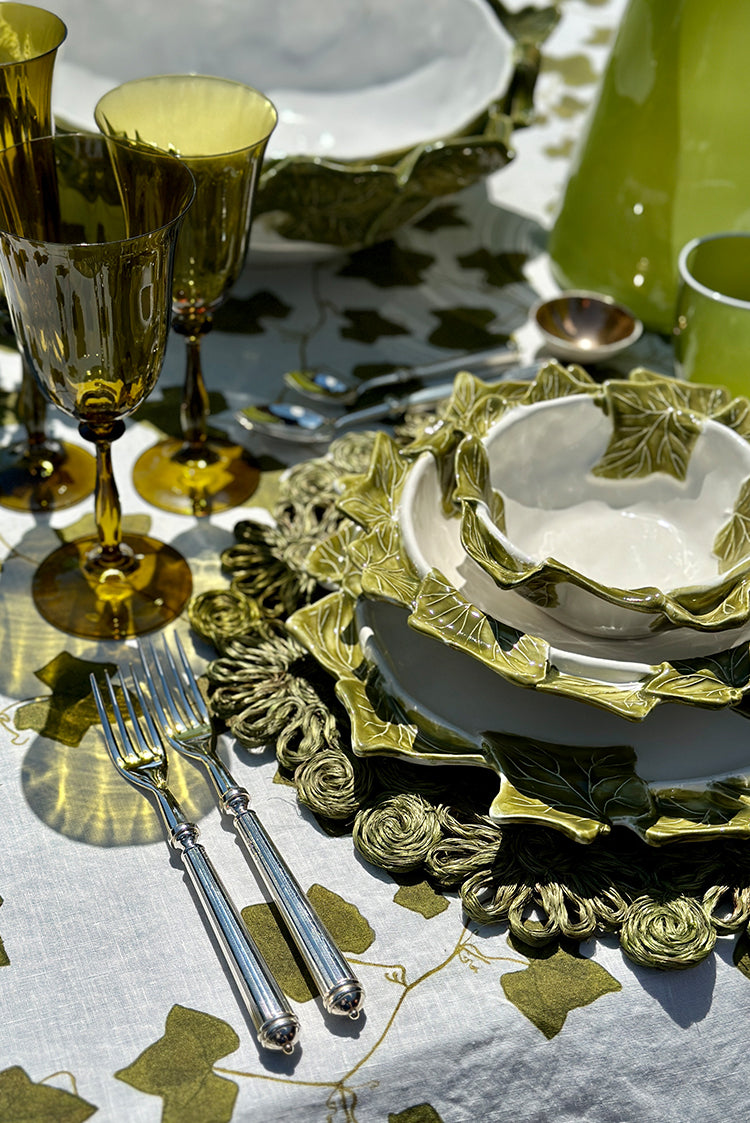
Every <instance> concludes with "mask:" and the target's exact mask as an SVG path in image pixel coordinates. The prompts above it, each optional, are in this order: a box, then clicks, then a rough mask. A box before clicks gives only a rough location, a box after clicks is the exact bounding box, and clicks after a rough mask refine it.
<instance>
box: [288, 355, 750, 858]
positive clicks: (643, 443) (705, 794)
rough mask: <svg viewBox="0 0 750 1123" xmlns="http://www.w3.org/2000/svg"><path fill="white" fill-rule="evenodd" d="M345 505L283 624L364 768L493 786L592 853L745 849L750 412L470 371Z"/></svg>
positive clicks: (675, 386) (657, 389)
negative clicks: (707, 843)
mask: <svg viewBox="0 0 750 1123" xmlns="http://www.w3.org/2000/svg"><path fill="white" fill-rule="evenodd" d="M339 505H340V507H341V509H342V510H343V511H344V512H345V514H346V516H347V518H346V520H345V522H344V523H343V524H342V526H341V528H340V530H339V531H338V533H337V534H336V535H335V536H334V537H333V538H331V539H329V540H328V541H326V542H324V543H323V544H322V545H320V546H319V547H317V548H316V550H315V551H314V552H313V554H312V556H311V557H310V559H309V562H308V567H309V569H310V571H311V572H312V573H313V574H314V575H315V576H316V577H318V578H319V579H320V580H321V581H322V582H324V583H327V584H328V585H329V586H331V587H332V588H333V589H334V591H333V592H332V593H330V595H329V596H327V597H325V598H323V599H322V600H320V601H318V602H316V603H315V604H313V605H311V606H309V607H307V608H304V609H301V610H300V611H298V612H297V613H295V614H294V616H292V617H291V619H290V621H289V626H290V628H291V630H292V631H293V632H294V634H296V635H297V637H298V638H299V639H301V640H302V642H304V643H305V644H306V645H307V646H308V647H309V648H310V650H311V651H312V652H313V653H314V654H315V656H316V657H317V659H318V660H319V661H320V662H321V663H322V664H323V665H324V666H325V667H327V669H328V670H329V671H330V672H331V673H332V674H334V675H335V676H336V679H337V692H338V694H339V696H340V698H341V699H342V701H343V703H344V705H345V706H346V708H347V710H348V712H349V715H350V718H351V723H352V743H353V747H354V751H355V752H356V753H359V754H362V755H374V756H378V755H383V754H385V755H398V756H401V757H406V758H409V759H412V760H416V761H419V762H422V763H425V764H437V763H444V764H447V763H451V764H464V765H465V764H472V765H478V766H483V767H486V768H489V769H491V770H493V771H494V772H495V773H496V774H497V775H499V777H500V783H499V789H498V786H497V784H496V783H493V782H488V800H487V802H488V809H489V812H490V814H491V815H493V816H495V817H497V818H498V819H500V820H503V821H513V822H521V821H529V820H530V821H536V822H541V823H544V824H546V825H548V826H554V827H557V828H559V829H561V830H563V831H564V832H565V833H567V834H568V835H570V836H572V837H574V838H577V839H579V840H581V841H590V840H591V839H593V838H595V837H596V836H597V835H599V834H601V833H602V832H606V831H608V830H610V829H611V828H612V827H613V826H615V825H625V826H628V827H630V828H632V829H634V830H635V831H637V832H638V833H639V834H640V835H641V836H642V837H643V838H645V839H646V840H647V841H648V842H651V843H656V844H659V843H662V842H666V841H669V840H671V839H674V838H686V837H715V836H717V835H727V834H729V835H733V834H734V835H740V836H746V835H748V834H750V739H749V738H748V736H747V734H748V731H750V727H748V726H747V724H746V718H745V716H744V715H745V712H746V711H747V712H748V713H750V704H749V703H750V403H748V402H747V401H745V400H743V399H734V400H732V399H730V397H729V395H728V394H727V393H726V392H725V391H723V390H721V389H716V388H714V387H710V388H709V387H703V386H696V385H691V384H687V383H683V382H679V381H677V380H673V379H668V378H664V377H661V376H657V375H654V374H651V373H650V372H648V371H645V370H637V371H634V372H633V374H632V375H631V376H630V378H629V379H627V380H618V381H611V382H607V383H605V384H603V385H600V384H597V383H594V382H593V381H592V380H591V379H590V378H589V377H588V376H587V375H586V374H585V372H584V371H583V370H582V369H580V368H577V367H569V368H567V369H563V368H562V367H561V366H559V365H558V364H556V363H549V364H547V365H546V366H544V367H543V368H542V369H541V371H540V372H539V374H538V375H537V377H536V378H535V379H534V380H533V381H531V382H528V381H519V382H514V381H507V382H503V383H499V384H497V385H488V384H487V383H484V382H480V381H478V380H476V379H474V378H473V377H472V376H471V375H469V374H460V375H459V376H458V377H457V379H456V381H455V384H454V389H453V394H452V396H451V398H450V400H449V401H448V402H447V403H446V405H445V407H444V408H443V409H442V412H441V415H440V417H439V419H438V420H437V421H436V422H435V423H434V424H430V425H428V426H427V427H426V428H425V429H424V431H423V432H422V433H421V434H420V435H419V436H418V437H417V438H415V439H414V440H413V441H412V442H411V444H409V445H408V446H407V447H405V448H404V447H401V446H399V445H398V444H397V443H396V442H395V441H394V440H392V439H391V438H390V437H389V436H388V435H386V434H384V433H381V434H378V436H377V439H376V442H375V447H374V452H373V456H372V461H371V464H370V468H369V471H368V472H367V473H366V474H363V475H361V476H357V477H350V478H348V479H346V480H344V483H343V492H342V495H341V499H340V504H339Z"/></svg>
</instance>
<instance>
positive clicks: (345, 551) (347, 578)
mask: <svg viewBox="0 0 750 1123" xmlns="http://www.w3.org/2000/svg"><path fill="white" fill-rule="evenodd" d="M360 534H362V529H361V527H359V526H358V525H357V524H356V523H354V522H351V521H350V520H349V519H345V520H344V521H343V522H342V523H341V526H340V527H339V528H338V530H336V531H335V532H334V533H333V534H330V535H328V537H327V538H324V539H323V541H322V542H320V543H319V544H318V545H317V546H315V547H314V548H313V549H312V550H311V551H310V553H309V554H308V555H307V557H306V558H305V569H306V570H307V572H308V573H309V574H311V576H313V577H315V578H316V579H317V580H318V581H320V582H321V583H322V584H323V585H331V584H335V585H338V587H339V588H340V589H342V590H344V591H345V592H347V593H350V594H351V595H352V596H354V597H356V596H359V594H360V592H361V590H362V575H361V571H360V568H359V566H357V565H355V564H354V560H353V558H352V557H351V555H350V552H349V550H350V547H351V544H352V542H353V541H354V539H355V538H357V537H359V535H360Z"/></svg>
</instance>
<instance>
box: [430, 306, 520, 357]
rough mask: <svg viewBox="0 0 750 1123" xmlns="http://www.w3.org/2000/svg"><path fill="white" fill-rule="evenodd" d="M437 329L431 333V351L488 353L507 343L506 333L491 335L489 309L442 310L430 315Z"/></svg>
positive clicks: (492, 314) (491, 319) (492, 332)
mask: <svg viewBox="0 0 750 1123" xmlns="http://www.w3.org/2000/svg"><path fill="white" fill-rule="evenodd" d="M434 315H435V317H436V318H437V320H438V322H439V326H438V327H436V328H435V330H434V331H433V332H431V334H430V336H429V341H430V343H432V345H433V346H434V347H451V348H454V349H457V350H459V351H485V350H486V351H488V350H489V349H490V348H491V347H500V346H501V345H502V344H504V343H507V342H508V340H509V339H510V336H509V335H508V334H507V332H499V331H498V332H494V331H492V328H491V326H490V325H491V324H492V323H493V321H494V320H495V318H496V315H497V313H496V312H495V310H494V309H493V308H474V307H470V308H460V307H459V308H443V309H440V310H438V311H436V312H435V313H434Z"/></svg>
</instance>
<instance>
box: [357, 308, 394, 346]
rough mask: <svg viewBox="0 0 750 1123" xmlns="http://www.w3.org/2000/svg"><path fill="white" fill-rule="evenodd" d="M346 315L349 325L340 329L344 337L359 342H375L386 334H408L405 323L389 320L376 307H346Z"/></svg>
mask: <svg viewBox="0 0 750 1123" xmlns="http://www.w3.org/2000/svg"><path fill="white" fill-rule="evenodd" d="M343 312H344V315H345V316H346V318H347V320H348V321H349V324H348V326H344V327H342V328H341V329H340V334H341V335H342V337H343V338H344V339H356V340H357V341H358V342H359V343H375V342H376V340H378V339H380V338H381V336H384V335H408V329H407V328H405V327H404V326H403V324H397V323H395V322H394V321H393V320H387V319H386V318H385V316H381V315H380V313H379V312H378V311H377V310H376V309H375V308H345V309H344V310H343Z"/></svg>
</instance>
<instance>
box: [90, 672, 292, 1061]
mask: <svg viewBox="0 0 750 1123" xmlns="http://www.w3.org/2000/svg"><path fill="white" fill-rule="evenodd" d="M105 678H106V682H107V688H108V691H109V699H110V701H111V703H112V708H113V710H114V715H115V723H116V731H115V728H114V727H113V725H112V722H111V721H110V719H109V716H108V714H107V710H106V707H105V704H104V698H103V697H102V693H101V690H100V689H99V684H98V683H97V681H96V678H95V677H94V675H91V676H90V680H91V689H92V690H93V693H94V700H95V702H96V708H97V710H98V711H99V718H100V720H101V723H102V728H103V730H104V740H105V743H106V746H107V750H108V752H109V755H110V756H111V758H112V763H113V764H114V765H115V767H116V768H117V769H118V771H119V772H120V773H121V775H122V776H124V777H125V779H126V780H129V781H130V783H131V784H134V785H135V786H136V787H138V788H142V789H143V790H144V791H145V792H148V793H150V794H151V795H152V796H154V797H155V799H156V803H157V806H158V808H159V811H160V812H161V815H162V818H163V820H164V823H165V826H166V827H167V831H168V834H169V842H170V844H171V845H172V846H173V847H174V849H175V850H177V851H179V854H180V858H181V859H182V863H183V865H184V867H185V869H186V871H187V873H188V875H189V877H190V880H191V881H192V883H193V885H194V887H195V889H196V892H197V894H198V897H199V899H200V902H201V904H202V906H203V908H204V909H205V911H206V915H207V916H208V918H209V920H210V921H211V925H212V927H213V930H214V932H215V934H216V936H217V939H218V941H219V944H220V946H221V949H222V952H223V953H224V957H225V959H226V962H227V964H228V966H229V968H230V969H231V971H232V974H233V976H234V978H235V980H236V982H237V985H238V987H239V990H240V992H241V994H242V996H243V998H244V1000H245V1003H246V1005H247V1009H248V1012H249V1014H250V1017H251V1019H252V1022H253V1025H254V1026H255V1029H256V1032H257V1035H258V1041H259V1042H260V1044H261V1045H262V1046H263V1047H264V1048H267V1049H280V1050H282V1051H283V1052H284V1053H291V1052H292V1051H293V1049H294V1046H295V1044H296V1040H297V1036H298V1032H299V1021H298V1019H297V1017H296V1015H295V1014H293V1013H292V1012H291V1010H290V1009H289V1007H288V1003H287V1001H286V999H285V998H284V996H283V995H282V993H281V991H280V989H279V987H278V984H277V983H276V980H275V979H274V977H273V975H272V974H271V971H270V968H269V967H268V965H267V963H266V961H265V960H264V959H263V956H262V955H261V953H260V951H259V950H258V948H257V947H256V945H255V943H254V941H253V938H252V936H251V935H250V933H249V932H248V930H247V928H246V926H245V923H244V921H243V920H242V917H241V916H240V914H239V912H238V910H237V907H236V905H235V904H234V902H233V901H232V899H231V898H230V896H229V894H228V893H227V891H226V889H225V888H224V885H223V884H222V882H221V880H220V878H219V876H218V874H217V873H216V871H215V869H214V867H213V865H212V864H211V861H210V859H209V857H208V855H207V854H206V851H205V850H204V848H203V846H202V845H201V844H200V843H199V842H198V841H197V839H198V834H199V832H198V828H197V826H195V824H194V823H191V822H189V820H188V819H187V817H186V816H185V813H184V812H183V810H182V808H181V807H180V805H179V803H178V802H177V800H176V799H175V797H174V796H173V794H172V792H171V791H170V790H169V788H168V786H167V758H166V753H165V750H164V744H163V742H162V740H161V737H160V736H159V732H158V730H157V729H156V727H155V725H154V723H153V721H152V719H151V716H150V715H149V713H148V709H147V706H146V700H145V698H144V697H143V692H142V690H141V687H140V684H139V683H138V682H137V680H136V679H135V677H133V680H132V688H133V692H134V694H135V697H136V699H137V701H138V705H139V706H140V708H141V711H142V715H141V716H140V717H139V716H138V715H137V714H136V710H135V706H134V705H133V702H132V700H131V697H130V694H129V693H128V690H127V688H126V687H125V682H124V679H123V678H122V676H121V681H122V685H123V694H124V698H125V706H126V709H127V716H128V718H129V719H130V724H129V725H128V724H126V720H125V717H124V715H123V712H122V709H121V707H120V704H119V703H118V700H117V696H116V694H115V689H114V686H113V684H112V680H111V679H110V677H109V675H108V674H106V675H105Z"/></svg>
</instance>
